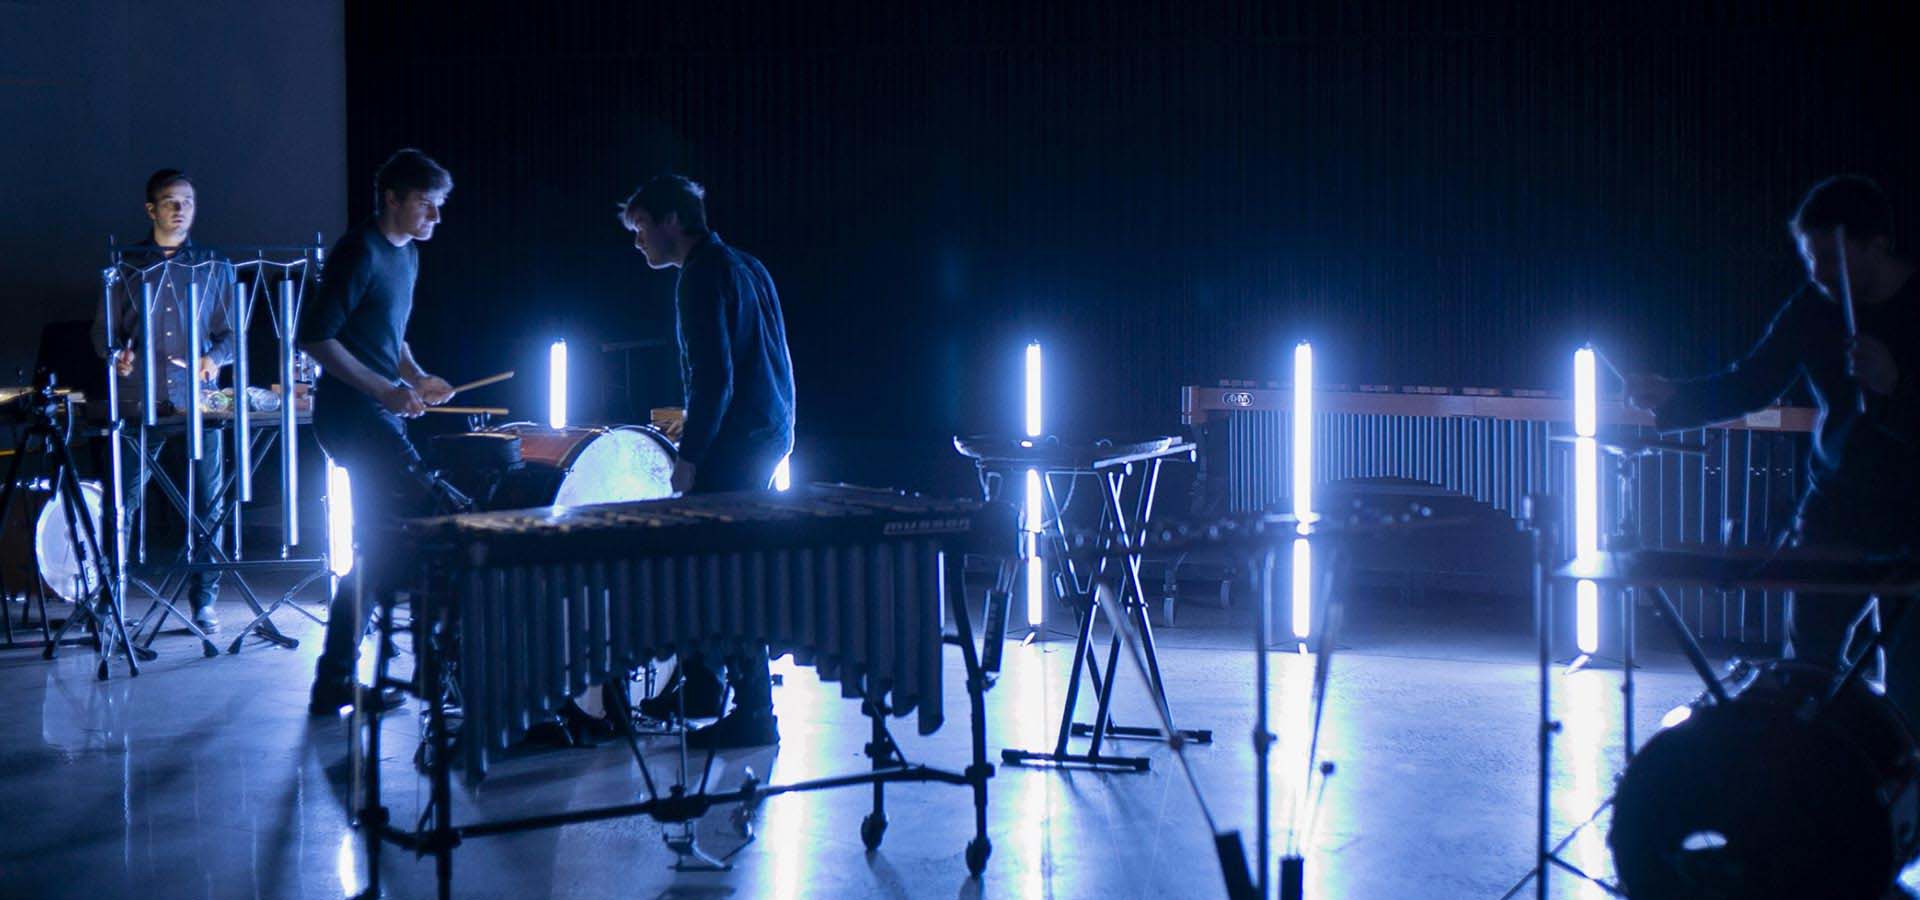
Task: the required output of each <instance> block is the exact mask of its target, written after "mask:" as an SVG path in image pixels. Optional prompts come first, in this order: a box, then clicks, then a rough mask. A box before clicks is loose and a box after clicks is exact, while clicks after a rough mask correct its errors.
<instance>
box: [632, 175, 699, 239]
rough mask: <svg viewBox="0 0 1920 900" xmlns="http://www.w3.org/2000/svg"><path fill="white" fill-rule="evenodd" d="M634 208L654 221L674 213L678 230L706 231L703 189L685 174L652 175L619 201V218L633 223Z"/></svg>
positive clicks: (695, 233) (697, 233) (695, 232)
mask: <svg viewBox="0 0 1920 900" xmlns="http://www.w3.org/2000/svg"><path fill="white" fill-rule="evenodd" d="M635 210H642V211H644V212H646V214H647V216H648V217H649V218H651V219H653V220H654V221H655V222H659V221H662V220H664V219H666V217H667V216H677V217H678V218H679V221H680V229H681V230H682V231H685V232H686V233H688V234H691V235H702V234H706V233H707V189H706V188H703V187H701V186H700V183H699V182H697V181H694V180H693V179H691V178H688V177H686V176H685V175H655V176H653V177H652V178H649V179H647V182H646V183H645V184H642V185H641V186H640V189H639V190H637V191H634V192H633V195H632V196H630V197H628V198H627V200H626V202H625V203H622V204H620V221H622V222H625V223H628V224H629V225H631V224H632V222H633V213H634V211H635Z"/></svg>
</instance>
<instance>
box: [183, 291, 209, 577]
mask: <svg viewBox="0 0 1920 900" xmlns="http://www.w3.org/2000/svg"><path fill="white" fill-rule="evenodd" d="M187 277H188V281H187V358H186V359H185V360H183V362H185V363H186V364H187V458H188V459H191V460H193V461H194V462H199V461H200V458H201V456H202V455H204V454H205V452H206V447H205V443H206V435H205V434H204V429H205V426H206V421H205V419H204V416H205V414H206V409H205V404H204V403H202V402H201V397H200V346H201V341H202V340H203V339H204V338H205V334H204V333H203V332H205V331H206V329H204V328H202V327H201V326H200V302H201V298H200V282H199V280H198V279H196V278H195V277H194V276H192V275H189V276H187ZM187 481H188V484H189V487H188V493H187V496H188V497H192V496H193V493H192V487H191V484H192V482H193V478H192V476H191V475H189V477H188V478H187ZM187 543H188V544H189V545H191V544H192V543H193V531H192V529H188V531H187Z"/></svg>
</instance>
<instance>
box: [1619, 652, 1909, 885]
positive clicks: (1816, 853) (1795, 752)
mask: <svg viewBox="0 0 1920 900" xmlns="http://www.w3.org/2000/svg"><path fill="white" fill-rule="evenodd" d="M1834 678H1835V676H1834V674H1833V672H1832V671H1831V670H1828V669H1825V668H1822V667H1819V666H1812V665H1806V664H1803V663H1779V664H1775V665H1772V666H1769V667H1767V668H1764V669H1762V670H1761V671H1760V672H1759V674H1758V675H1757V676H1756V677H1755V679H1754V681H1753V683H1752V684H1751V685H1750V686H1748V687H1747V689H1746V690H1744V691H1742V692H1741V693H1740V694H1739V695H1738V696H1737V697H1735V698H1734V699H1733V700H1732V702H1729V703H1724V704H1718V705H1713V706H1705V707H1702V708H1698V709H1695V710H1694V711H1693V713H1692V715H1690V716H1689V717H1688V718H1687V719H1686V720H1685V721H1683V722H1681V723H1680V724H1677V725H1675V726H1673V727H1671V728H1668V729H1666V730H1664V731H1661V732H1660V733H1659V734H1656V735H1654V737H1653V739H1652V740H1650V741H1648V742H1647V744H1646V746H1645V747H1644V748H1642V749H1641V751H1640V752H1639V753H1638V754H1637V755H1636V756H1635V757H1634V759H1633V762H1632V763H1631V764H1629V765H1628V766H1627V771H1626V774H1625V776H1623V777H1622V778H1621V780H1620V789H1619V792H1618V793H1617V794H1615V796H1614V814H1613V827H1612V830H1611V831H1610V832H1609V833H1608V835H1607V843H1608V844H1609V845H1610V846H1611V847H1612V848H1613V857H1614V865H1615V867H1616V868H1617V869H1618V870H1619V873H1620V881H1621V884H1622V886H1623V887H1625V889H1626V892H1627V896H1629V897H1633V898H1636V900H1664V898H1682V897H1685V898H1701V897H1740V898H1754V900H1758V898H1774V897H1778V898H1789V897H1792V898H1805V897H1824V898H1834V900H1844V898H1856V897H1857V898H1862V900H1867V898H1878V897H1881V896H1883V895H1885V894H1886V892H1887V889H1888V887H1889V886H1891V885H1892V884H1893V882H1894V879H1895V878H1897V877H1898V876H1899V874H1900V870H1901V869H1902V868H1904V867H1905V866H1906V864H1907V863H1908V862H1910V861H1912V860H1913V859H1914V857H1915V855H1916V851H1917V850H1920V835H1917V834H1916V830H1917V829H1920V767H1917V766H1916V750H1915V744H1914V738H1913V733H1912V732H1911V731H1910V730H1909V729H1908V727H1907V723H1906V721H1905V720H1904V719H1903V718H1902V717H1901V716H1900V714H1899V712H1898V711H1897V710H1895V709H1894V708H1893V706H1892V704H1890V703H1888V702H1887V700H1886V698H1884V697H1882V696H1880V695H1879V694H1878V693H1876V692H1875V691H1874V690H1873V689H1872V688H1870V687H1868V686H1867V685H1866V684H1864V683H1862V682H1860V681H1858V680H1856V681H1855V683H1854V685H1853V686H1852V687H1850V688H1848V689H1847V690H1846V691H1845V692H1843V693H1841V694H1840V695H1839V696H1838V697H1836V698H1834V699H1833V701H1832V702H1831V703H1828V704H1826V705H1824V706H1822V705H1821V700H1822V699H1823V698H1824V697H1825V695H1826V693H1827V692H1828V691H1829V690H1831V688H1832V685H1833V683H1834Z"/></svg>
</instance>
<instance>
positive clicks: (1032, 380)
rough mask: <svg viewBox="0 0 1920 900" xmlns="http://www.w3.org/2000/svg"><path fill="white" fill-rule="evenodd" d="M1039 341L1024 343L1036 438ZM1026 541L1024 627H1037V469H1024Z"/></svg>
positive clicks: (1040, 600) (1031, 434)
mask: <svg viewBox="0 0 1920 900" xmlns="http://www.w3.org/2000/svg"><path fill="white" fill-rule="evenodd" d="M1040 371H1041V367H1040V342H1039V341H1033V342H1030V343H1028V344H1027V354H1026V373H1027V378H1026V401H1027V402H1026V420H1027V438H1028V440H1032V439H1034V438H1038V437H1039V436H1040V434H1041V432H1043V431H1044V430H1045V427H1044V426H1045V423H1044V422H1043V421H1042V420H1041V418H1040V411H1041V406H1040V401H1041V397H1040ZM1026 489H1027V498H1026V531H1027V534H1026V535H1025V537H1026V545H1027V548H1026V549H1027V627H1029V628H1034V629H1038V628H1039V627H1040V625H1041V623H1042V622H1043V621H1045V618H1046V586H1047V573H1046V570H1045V564H1044V563H1042V562H1041V560H1040V532H1041V530H1042V528H1043V527H1044V526H1045V523H1046V520H1047V518H1046V508H1045V502H1044V501H1045V498H1044V497H1043V496H1042V491H1043V490H1044V487H1043V485H1042V484H1041V483H1040V470H1039V469H1028V470H1027V484H1026Z"/></svg>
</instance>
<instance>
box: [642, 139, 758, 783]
mask: <svg viewBox="0 0 1920 900" xmlns="http://www.w3.org/2000/svg"><path fill="white" fill-rule="evenodd" d="M621 221H622V222H624V223H625V224H626V226H627V228H629V229H630V230H632V231H633V245H634V247H635V248H637V249H639V250H640V252H641V253H643V254H645V256H646V259H647V265H649V266H652V267H653V268H656V269H664V268H668V267H670V266H678V267H680V281H679V285H678V287H677V289H676V292H675V293H676V313H677V322H678V331H679V338H680V368H681V374H682V376H683V377H684V381H685V391H686V422H685V424H684V425H683V426H682V429H681V435H680V458H679V463H678V465H676V466H675V468H674V473H673V488H674V490H676V491H683V492H685V491H691V492H696V493H710V492H716V491H748V490H766V489H767V488H768V487H769V486H770V484H771V483H772V480H773V473H774V470H775V469H776V468H778V467H779V465H780V461H781V460H782V459H785V458H786V456H787V454H788V453H789V452H791V451H792V449H793V363H792V361H791V360H790V358H789V357H788V354H787V329H786V324H785V322H784V320H783V318H782V316H781V312H780V296H779V294H778V293H777V292H776V291H775V290H774V287H773V278H772V276H770V275H768V274H767V268H766V266H763V265H761V264H760V261H759V260H757V259H754V258H753V257H752V256H749V255H747V254H746V253H743V252H741V251H740V250H738V249H735V248H734V247H731V246H728V245H727V244H726V243H725V242H723V241H721V240H720V235H718V234H716V233H714V232H713V231H712V230H710V229H709V228H708V227H707V210H706V200H705V192H704V190H702V188H701V187H700V185H698V184H696V183H694V182H693V181H690V180H688V179H686V178H684V177H681V176H679V175H661V176H658V177H656V178H653V179H651V180H649V181H648V182H647V183H646V184H644V185H642V186H641V188H640V189H639V190H638V191H635V192H634V194H633V196H631V197H628V198H627V201H626V203H625V204H624V205H623V206H622V208H621ZM680 662H681V666H680V667H681V672H682V674H683V676H684V677H683V678H682V680H681V687H680V690H681V691H683V692H684V693H683V697H673V696H671V695H667V696H664V697H662V698H656V699H655V702H653V703H651V704H649V705H647V706H645V707H643V708H644V709H645V710H646V711H648V712H650V713H657V712H664V711H667V710H672V709H674V708H676V707H677V706H678V705H679V703H680V702H681V700H682V699H684V701H685V704H686V710H687V714H688V716H689V717H697V716H702V715H714V714H718V713H719V712H721V711H722V710H720V709H719V708H718V707H719V702H720V680H719V677H718V676H716V675H715V674H714V673H713V672H712V671H711V670H710V669H709V668H707V667H706V666H705V665H704V664H703V663H702V661H701V660H698V659H682V660H681V661H680ZM727 668H728V672H729V675H730V676H731V678H732V680H733V683H734V688H735V700H736V703H735V706H734V709H733V711H732V712H731V713H728V714H727V715H726V716H724V717H722V718H721V719H720V721H718V722H716V723H714V724H713V725H710V726H707V727H705V728H701V729H699V730H697V731H695V732H693V733H692V734H691V735H690V736H689V738H688V740H689V742H690V743H692V744H693V745H694V746H697V747H744V746H757V745H761V744H771V743H774V742H777V741H778V740H779V739H780V737H779V723H778V720H777V719H776V718H775V717H774V715H773V686H772V678H771V676H770V675H769V674H768V672H767V654H766V652H765V650H764V648H763V649H762V650H761V651H759V652H757V653H746V654H735V655H733V656H730V657H729V658H728V659H727Z"/></svg>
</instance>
